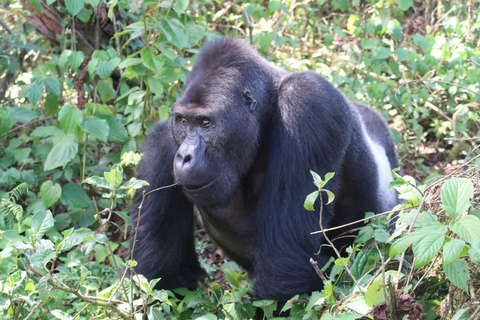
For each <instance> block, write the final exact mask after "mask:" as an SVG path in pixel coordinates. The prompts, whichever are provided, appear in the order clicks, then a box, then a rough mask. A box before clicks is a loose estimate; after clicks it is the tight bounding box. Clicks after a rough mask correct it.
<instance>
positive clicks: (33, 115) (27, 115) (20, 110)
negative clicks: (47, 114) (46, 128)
mask: <svg viewBox="0 0 480 320" xmlns="http://www.w3.org/2000/svg"><path fill="white" fill-rule="evenodd" d="M13 113H15V120H17V121H18V122H21V123H28V122H30V121H32V120H34V119H38V116H39V113H38V112H36V111H33V110H30V109H27V108H24V107H16V108H13Z"/></svg>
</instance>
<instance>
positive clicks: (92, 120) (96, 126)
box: [82, 117, 110, 142]
mask: <svg viewBox="0 0 480 320" xmlns="http://www.w3.org/2000/svg"><path fill="white" fill-rule="evenodd" d="M82 129H83V130H84V131H86V132H88V133H89V134H90V135H91V136H93V137H95V138H97V139H98V140H100V141H102V142H107V137H108V133H109V131H110V128H109V127H108V123H107V120H103V119H100V118H98V117H88V118H87V119H86V120H85V121H84V122H83V123H82Z"/></svg>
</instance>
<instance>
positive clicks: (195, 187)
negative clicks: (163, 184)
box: [183, 181, 213, 191]
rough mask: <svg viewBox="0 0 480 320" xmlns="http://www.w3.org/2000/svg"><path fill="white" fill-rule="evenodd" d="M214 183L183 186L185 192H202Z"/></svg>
mask: <svg viewBox="0 0 480 320" xmlns="http://www.w3.org/2000/svg"><path fill="white" fill-rule="evenodd" d="M212 183H213V181H210V182H208V183H205V184H190V185H183V187H184V188H185V190H187V191H200V190H203V189H206V188H207V187H208V186H210V185H211V184H212Z"/></svg>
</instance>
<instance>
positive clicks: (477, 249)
mask: <svg viewBox="0 0 480 320" xmlns="http://www.w3.org/2000/svg"><path fill="white" fill-rule="evenodd" d="M468 255H469V256H470V259H471V260H472V262H473V263H479V262H480V239H475V240H473V242H472V248H471V249H470V250H468Z"/></svg>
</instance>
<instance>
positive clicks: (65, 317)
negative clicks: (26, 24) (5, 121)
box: [50, 0, 76, 320]
mask: <svg viewBox="0 0 480 320" xmlns="http://www.w3.org/2000/svg"><path fill="white" fill-rule="evenodd" d="M67 1H68V0H67ZM70 1H76V0H70ZM50 313H51V314H52V315H53V316H54V317H55V318H57V319H59V320H73V317H72V316H71V315H69V314H68V313H66V312H65V311H62V310H58V309H55V310H51V311H50Z"/></svg>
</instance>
